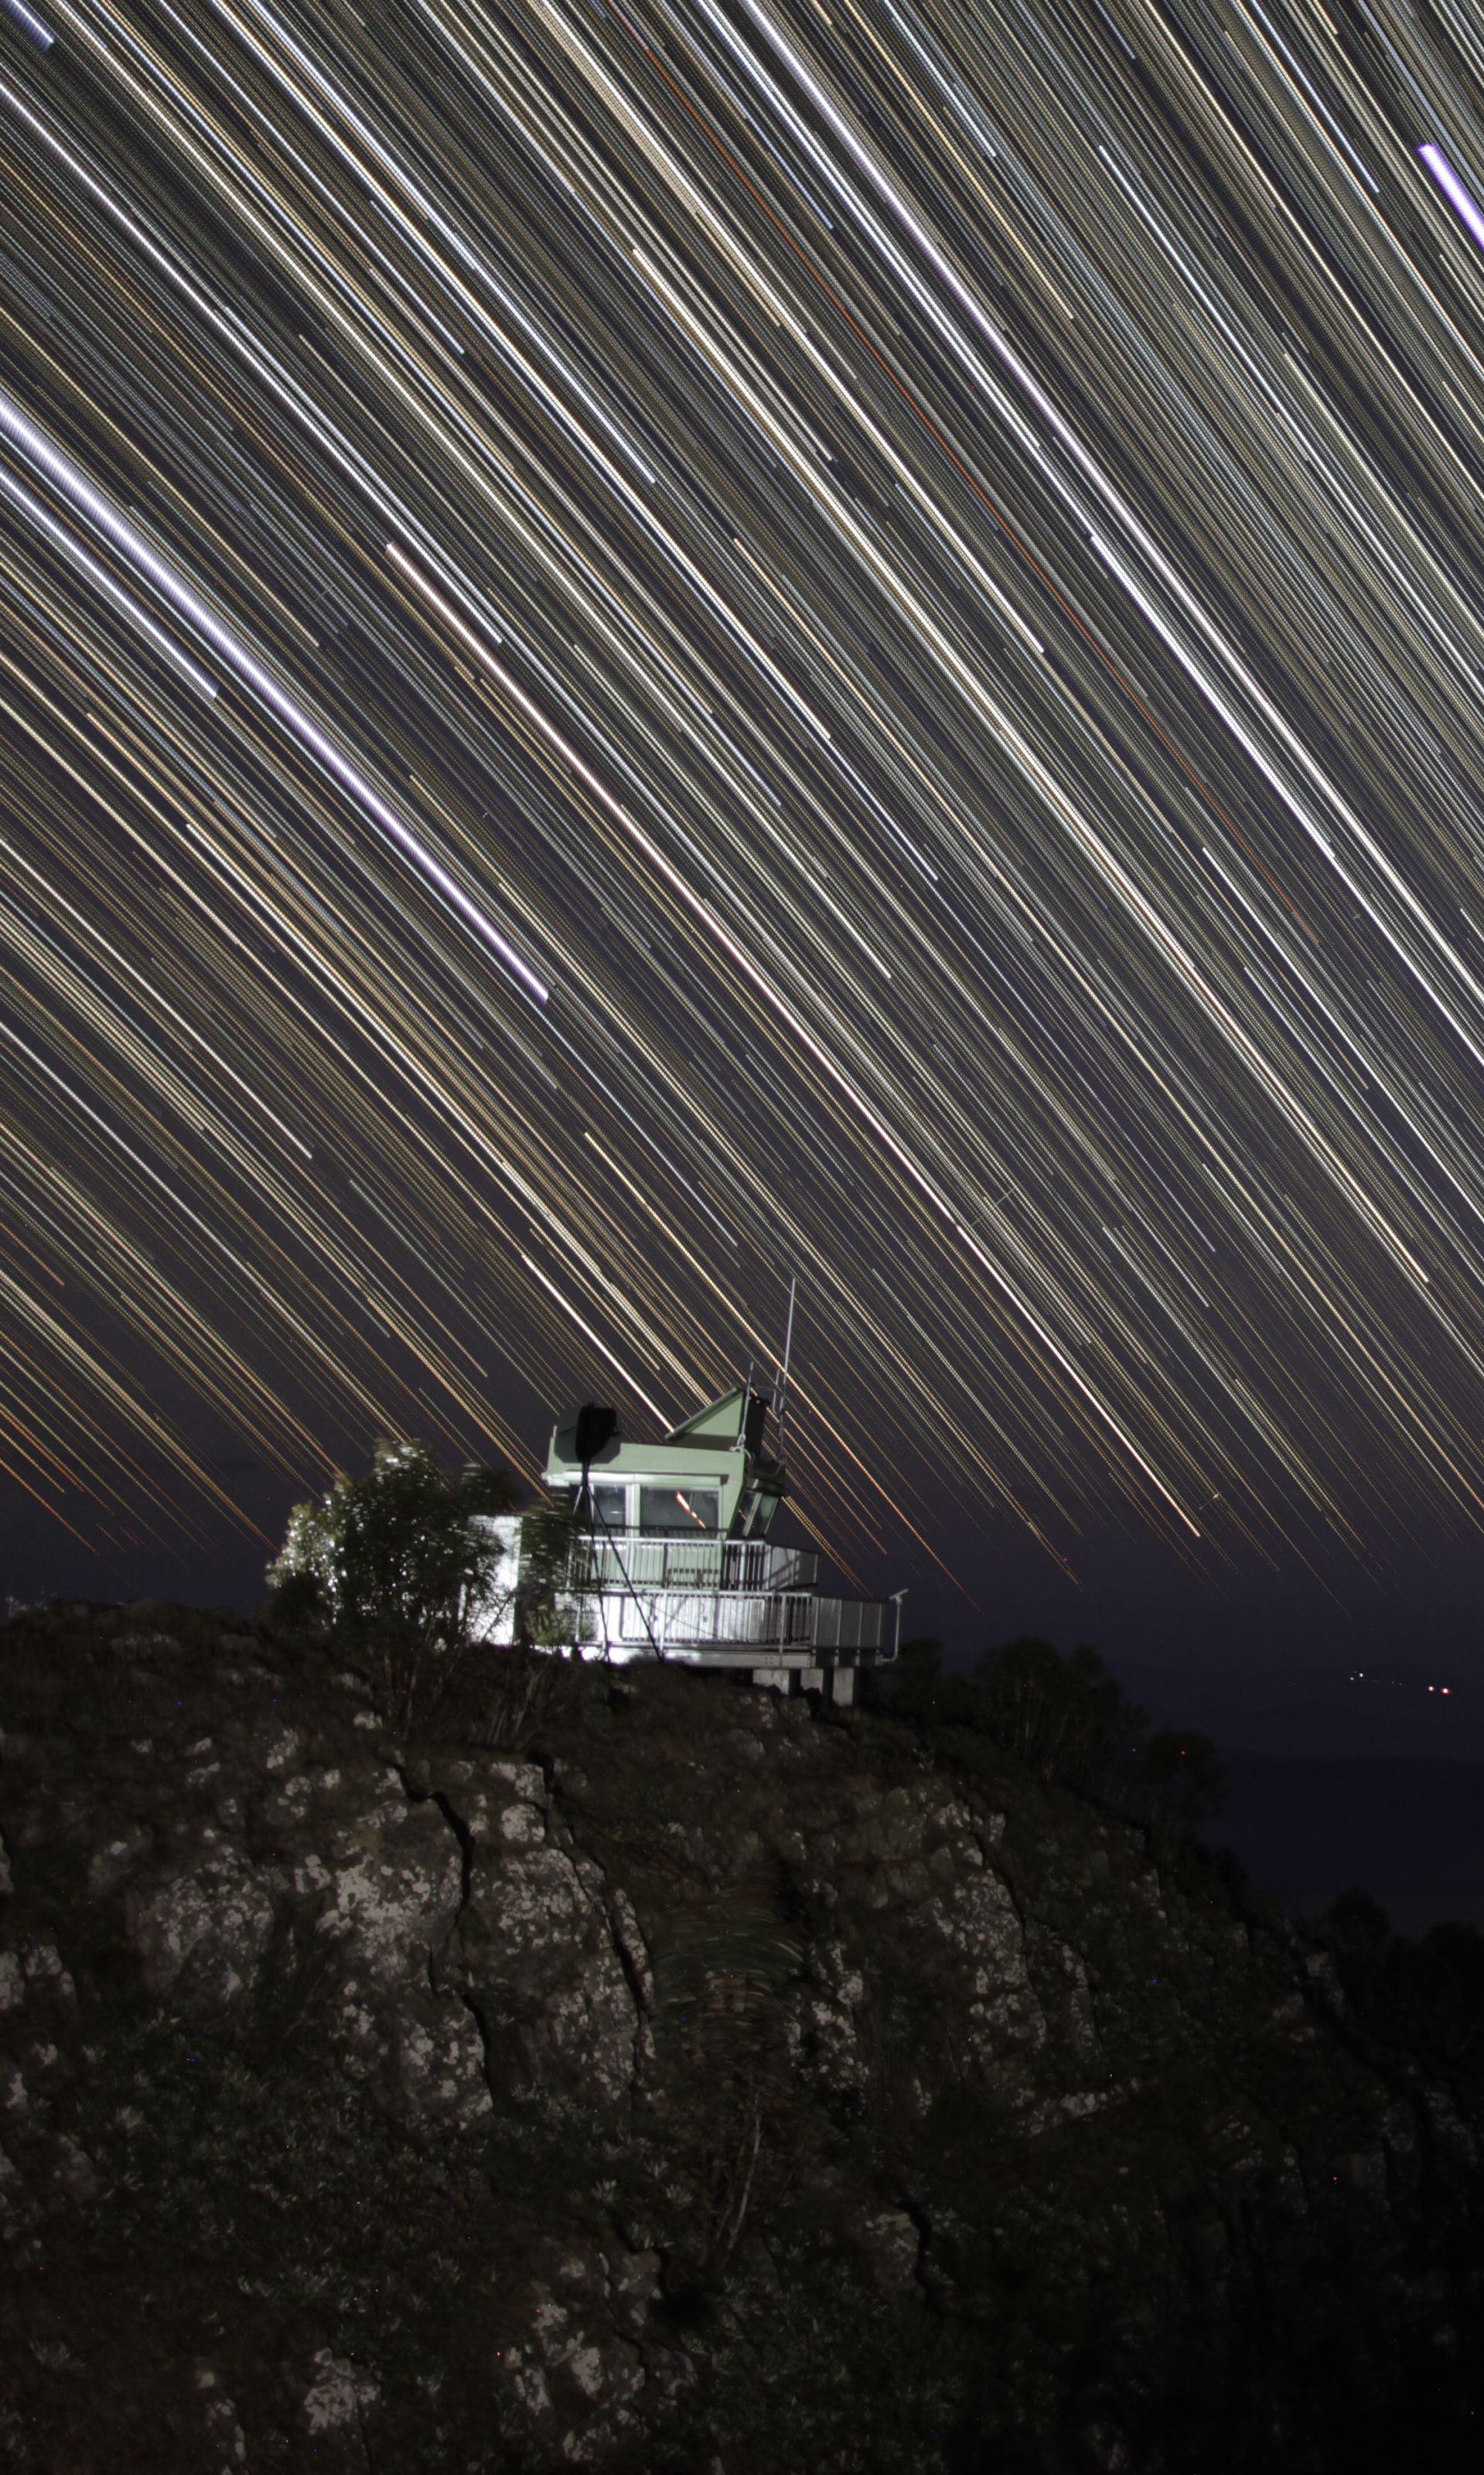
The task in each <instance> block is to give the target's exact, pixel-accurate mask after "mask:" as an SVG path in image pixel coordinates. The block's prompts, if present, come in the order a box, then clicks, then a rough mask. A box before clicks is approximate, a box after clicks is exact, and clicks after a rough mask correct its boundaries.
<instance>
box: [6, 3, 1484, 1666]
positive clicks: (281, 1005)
mask: <svg viewBox="0 0 1484 2475" xmlns="http://www.w3.org/2000/svg"><path fill="white" fill-rule="evenodd" d="M1481 95H1484V38H1481V37H1480V32H1479V21H1478V18H1477V13H1476V11H1475V10H1474V9H1473V8H1472V6H1465V5H1454V0H1435V5H1433V6H1431V7H1423V6H1418V7H1415V8H1408V7H1405V6H1402V5H1400V0H1396V5H1392V0H1376V5H1375V6H1374V7H1372V6H1367V5H1359V0H1357V5H1354V6H1344V5H1338V0H1337V5H1336V6H1335V7H1334V9H1333V10H1332V11H1330V10H1328V9H1325V8H1321V7H1319V6H1318V5H1317V0H1304V5H1303V6H1302V7H1300V6H1288V5H1285V0H1265V5H1261V6H1259V5H1258V0H1245V5H1244V0H1220V4H1219V5H1214V6H1205V5H1202V4H1201V0H1178V5H1174V6H1169V7H1156V6H1152V5H1145V0H1107V6H1106V7H1105V6H1103V5H1101V0H1068V5H1058V0H1035V5H1034V7H1031V8H1019V7H1016V6H1013V5H996V0H976V5H975V6H974V7H973V8H972V9H969V10H965V9H964V8H962V7H961V5H958V0H955V5H952V6H948V5H943V6H908V5H897V0H862V5H860V6H859V7H858V6H854V5H851V0H830V6H829V8H828V9H826V8H825V7H824V6H822V5H819V4H818V0H787V5H785V0H766V5H765V0H687V5H684V6H676V7H673V8H672V7H670V6H668V5H666V0H633V5H628V0H625V5H624V6H622V7H606V6H602V5H598V0H550V5H548V0H509V5H503V4H502V0H494V4H493V5H492V0H469V5H464V0H397V5H393V6H378V5H367V6H366V7H365V8H364V9H359V10H358V9H355V8H353V7H351V6H349V5H331V0H318V5H314V6H304V7H300V8H294V7H291V6H287V5H275V6H271V7H270V6H265V5H256V0H214V5H206V0H201V5H198V0H182V5H181V6H179V7H177V6H174V5H171V4H170V0H148V5H143V0H123V5H120V6H118V7H113V6H109V5H104V0H100V5H92V0H80V5H77V6H74V5H71V0H56V5H52V0H37V8H36V13H35V14H32V13H31V12H30V10H29V8H22V7H21V6H19V4H18V0H3V7H0V153H3V184H4V185H3V197H4V205H3V233H0V243H3V249H4V269H3V281H0V709H3V715H4V731H5V764H4V772H3V779H0V834H3V838H4V852H3V869H0V939H3V943H4V972H5V992H4V998H3V1005H0V1032H3V1037H4V1044H5V1059H4V1066H3V1072H0V1177H3V1181H4V1192H3V1197H0V1332H3V1336H4V1348H5V1362H6V1379H5V1383H4V1386H3V1397H0V1461H3V1464H4V1469H5V1479H4V1487H5V1493H4V1498H3V1509H4V1515H5V1531H6V1542H7V1549H8V1554H7V1558H6V1574H7V1580H6V1587H7V1588H8V1590H9V1591H10V1592H11V1593H12V1595H15V1596H18V1597H22V1598H26V1597H30V1596H33V1595H37V1594H42V1593H50V1592H52V1591H60V1592H69V1593H70V1592H80V1593H83V1594H85V1595H87V1596H90V1597H99V1598H105V1597H112V1596H118V1595H138V1594H145V1593H155V1594H159V1595H170V1594H173V1593H177V1592H179V1593H181V1594H183V1595H186V1596H190V1597H195V1598H200V1599H206V1600H220V1601H223V1602H227V1601H233V1600H235V1601H237V1602H238V1603H245V1604H251V1603H252V1602H253V1601H254V1600H255V1598H256V1597H257V1596H259V1595H260V1593H261V1573H262V1566H263V1563H264V1560H265V1558H266V1556H267V1555H268V1553H269V1551H270V1549H271V1547H272V1546H273V1545H274V1544H276V1543H277V1539H278V1537H279V1536H280V1533H281V1528H282V1521H283V1516H284V1513H285V1510H286V1508H287V1507H288V1505H289V1504H290V1503H291V1502H292V1501H293V1500H294V1499H295V1498H296V1497H297V1496H299V1495H302V1494H304V1492H306V1491H308V1490H309V1489H311V1488H319V1487H321V1486H323V1485H324V1484H325V1483H327V1482H328V1478H329V1476H330V1475H331V1474H332V1472H333V1471H334V1470H335V1469H337V1468H341V1467H346V1468H360V1467H363V1466H364V1465H365V1462H366V1460H367V1458H368V1457H369V1452H370V1448H371V1444H372V1442H373V1440H374V1438H375V1437H376V1436H377V1435H378V1434H422V1435H426V1437H427V1438H428V1439H429V1441H431V1442H432V1443H433V1444H434V1445H435V1447H436V1448H437V1449H438V1451H439V1452H440V1453H441V1454H443V1455H444V1457H445V1458H447V1459H448V1460H449V1461H450V1462H453V1461H458V1460H462V1459H464V1458H469V1457H478V1458H484V1457H489V1456H494V1457H503V1458H510V1459H511V1460H512V1461H513V1462H514V1463H515V1464H516V1466H517V1467H518V1468H519V1469H520V1470H522V1471H523V1473H524V1474H525V1475H526V1476H527V1477H529V1476H531V1475H532V1474H533V1473H534V1472H535V1470H536V1469H538V1468H539V1466H540V1464H541V1461H542V1459H543V1458H544V1454H545V1447H546V1438H547V1429H548V1426H549V1419H550V1413H551V1412H552V1411H553V1410H555V1409H560V1408H563V1407H565V1406H567V1405H568V1404H570V1403H572V1402H574V1401H577V1400H580V1399H582V1398H584V1397H594V1396H596V1397H600V1398H606V1399H612V1400H613V1401H615V1402H616V1403H617V1404H618V1405H619V1406H620V1409H621V1410H622V1412H623V1414H624V1417H625V1420H626V1422H627V1424H628V1426H629V1428H630V1431H631V1432H644V1431H645V1428H646V1427H647V1428H650V1429H651V1430H652V1427H653V1426H654V1425H656V1424H666V1425H668V1424H669V1423H670V1422H671V1421H672V1420H673V1419H675V1418H677V1417H679V1416H682V1415H684V1414H686V1413H687V1412H688V1411H689V1410H690V1409H693V1408H694V1407H696V1406H697V1405H698V1404H699V1403H700V1402H702V1401H703V1400H705V1399H707V1398H708V1397H710V1396H711V1395H712V1394H713V1393H715V1392H717V1391H718V1390H720V1389H721V1388H722V1387H723V1386H724V1385H726V1384H728V1383H729V1382H731V1381H733V1380H735V1378H736V1377H738V1376H739V1375H741V1374H742V1373H744V1372H745V1371H746V1369H747V1367H748V1365H749V1363H752V1364H755V1366H756V1367H757V1369H758V1370H759V1372H760V1373H762V1374H766V1372H768V1371H769V1370H770V1369H771V1365H772V1362H773V1360H774V1359H775V1358H776V1355H777V1352H778V1348H779V1344H780V1339H781V1335H782V1327H783V1321H784V1314H785V1311H786V1303H787V1296H788V1287H789V1282H790V1279H791V1276H794V1275H796V1276H797V1279H798V1282H799V1285H800V1308H799V1321H798V1339H797V1346H796V1351H795V1358H794V1367H793V1389H792V1429H791V1437H790V1458H791V1464H792V1466H793V1468H794V1471H795V1476H796V1482H797V1484H798V1488H799V1500H800V1507H801V1514H802V1517H804V1518H805V1519H806V1520H807V1522H808V1523H809V1524H811V1525H813V1527H814V1529H815V1532H816V1533H817V1534H818V1535H820V1536H821V1537H822V1538H823V1540H824V1541H825V1543H826V1544H827V1545H828V1546H829V1547H830V1548H831V1550H832V1552H833V1553H834V1554H835V1555H836V1556H837V1557H838V1559H839V1562H840V1563H841V1564H842V1566H843V1568H844V1570H845V1571H846V1573H847V1574H848V1575H849V1576H850V1577H851V1578H852V1580H854V1581H856V1582H857V1583H858V1584H859V1585H860V1586H861V1587H863V1588H864V1589H867V1590H870V1591H872V1592H875V1591H879V1590H887V1589H892V1588H895V1587H897V1586H899V1585H900V1584H902V1583H904V1582H906V1583H908V1584H910V1585H911V1588H912V1598H911V1600H910V1603H909V1604H910V1608H911V1610H912V1616H911V1618H910V1622H911V1623H915V1625H916V1626H917V1627H923V1626H928V1625H931V1626H932V1627H934V1629H937V1630H942V1631H945V1632H947V1633H948V1634H949V1635H950V1636H951V1637H952V1638H954V1639H956V1640H958V1641H961V1643H963V1644H964V1645H966V1646H975V1647H977V1646H978V1645H979V1644H980V1643H981V1642H982V1641H984V1640H987V1639H993V1638H1003V1637H1004V1636H1005V1635H1006V1634H1007V1633H1010V1632H1013V1631H1017V1630H1022V1629H1024V1628H1026V1627H1027V1626H1029V1627H1031V1628H1032V1629H1034V1630H1044V1631H1049V1632H1050V1633H1051V1634H1052V1635H1053V1637H1054V1638H1058V1639H1061V1640H1070V1639H1074V1638H1090V1639H1092V1640H1094V1641H1097V1642H1099V1643H1100V1645H1101V1646H1103V1647H1104V1648H1105V1649H1106V1650H1107V1652H1108V1654H1109V1655H1111V1656H1113V1657H1114V1659H1115V1662H1116V1661H1117V1660H1118V1659H1136V1658H1137V1657H1138V1656H1141V1655H1143V1656H1147V1657H1149V1658H1151V1659H1154V1660H1156V1661H1165V1662H1167V1663H1172V1664H1174V1665H1175V1666H1177V1667H1179V1666H1180V1663H1181V1662H1187V1663H1189V1664H1190V1665H1191V1666H1192V1667H1196V1666H1200V1665H1202V1664H1203V1663H1204V1666H1206V1667H1207V1668H1214V1667H1217V1666H1223V1665H1225V1666H1227V1667H1230V1668H1240V1667H1241V1666H1242V1665H1243V1663H1244V1662H1247V1663H1249V1664H1253V1663H1255V1664H1257V1665H1260V1666H1262V1667H1263V1668H1265V1669H1281V1667H1282V1666H1283V1664H1284V1662H1291V1663H1296V1664H1298V1665H1304V1664H1307V1665H1309V1666H1312V1667H1315V1668H1316V1669H1317V1668H1319V1667H1322V1666H1326V1663H1327V1666H1328V1667H1329V1668H1332V1669H1336V1670H1337V1669H1338V1667H1340V1666H1343V1665H1345V1664H1346V1662H1347V1661H1348V1660H1350V1658H1351V1657H1352V1656H1354V1655H1363V1654H1375V1652H1376V1651H1377V1649H1379V1648H1381V1647H1384V1648H1386V1649H1387V1650H1388V1651H1389V1652H1392V1651H1394V1652H1395V1653H1396V1654H1397V1655H1398V1656H1405V1657H1406V1658H1409V1659H1413V1660H1416V1659H1424V1660H1425V1659H1441V1660H1446V1661H1447V1662H1448V1664H1449V1668H1450V1672H1451V1673H1452V1674H1453V1675H1454V1677H1455V1679H1457V1680H1458V1681H1459V1685H1460V1690H1461V1691H1462V1690H1463V1688H1464V1686H1465V1685H1466V1684H1467V1681H1468V1679H1469V1678H1470V1677H1471V1676H1477V1675H1478V1671H1479V1657H1478V1653H1477V1651H1476V1649H1475V1642H1476V1639H1477V1635H1478V1614H1479V1603H1480V1598H1481V1596H1484V1593H1481V1591H1480V1589H1479V1587H1478V1583H1477V1581H1476V1579H1475V1576H1476V1573H1477V1569H1478V1564H1479V1555H1480V1545H1481V1532H1484V1317H1481V1311H1480V1309H1481V1296H1484V1290H1481V1278H1480V1275H1481V1267H1484V1126H1481V1102H1484V838H1481V830H1480V817H1481V795H1484V708H1481V680H1484V551H1481V488H1480V484H1481V480H1484V249H1481V239H1484V217H1481V214H1480V208H1479V206H1475V205H1474V203H1473V201H1475V200H1477V201H1479V202H1480V206H1484V113H1481ZM1423 150H1426V151H1423Z"/></svg>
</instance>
